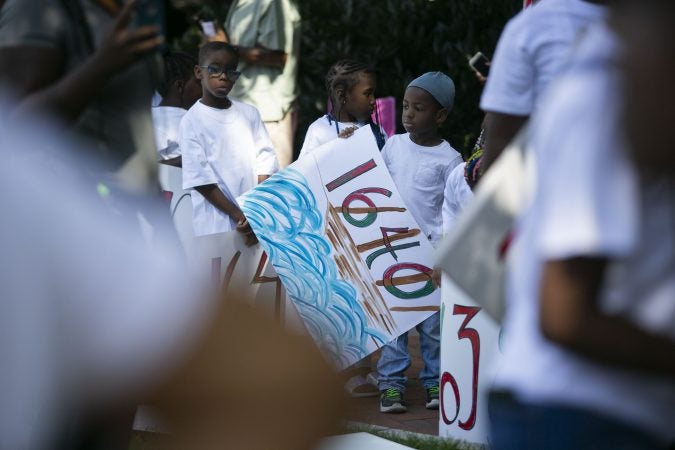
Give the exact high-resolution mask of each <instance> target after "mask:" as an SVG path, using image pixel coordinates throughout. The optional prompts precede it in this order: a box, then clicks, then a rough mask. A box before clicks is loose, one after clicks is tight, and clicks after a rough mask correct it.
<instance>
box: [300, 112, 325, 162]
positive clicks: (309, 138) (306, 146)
mask: <svg viewBox="0 0 675 450" xmlns="http://www.w3.org/2000/svg"><path fill="white" fill-rule="evenodd" d="M317 126H318V123H317V122H316V121H314V122H312V124H310V126H309V127H308V128H307V133H306V134H305V141H304V142H303V143H302V148H301V149H300V156H298V158H302V157H303V156H305V155H307V154H309V153H310V152H311V151H312V150H314V149H315V148H316V147H318V146H319V145H320V143H319V140H318V139H317V136H316V131H315V130H316V128H317Z"/></svg>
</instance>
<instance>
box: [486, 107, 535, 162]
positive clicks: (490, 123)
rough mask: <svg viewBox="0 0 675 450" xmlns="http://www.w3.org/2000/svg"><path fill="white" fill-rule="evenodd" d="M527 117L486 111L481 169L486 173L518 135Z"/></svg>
mask: <svg viewBox="0 0 675 450" xmlns="http://www.w3.org/2000/svg"><path fill="white" fill-rule="evenodd" d="M528 117H529V116H514V115H510V114H502V113H497V112H491V111H488V112H487V113H486V114H485V121H484V126H485V147H484V148H483V160H482V162H481V167H482V170H483V172H485V171H487V170H488V169H489V168H490V166H491V165H492V163H494V162H495V160H496V159H497V158H498V157H499V155H501V154H502V152H503V151H504V149H505V148H506V146H507V145H508V144H509V143H510V142H511V140H513V138H514V137H515V136H516V134H518V131H520V129H521V128H522V127H523V125H524V124H525V122H527V119H528Z"/></svg>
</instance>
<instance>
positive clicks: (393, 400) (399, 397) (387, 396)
mask: <svg viewBox="0 0 675 450" xmlns="http://www.w3.org/2000/svg"><path fill="white" fill-rule="evenodd" d="M407 410H408V408H406V406H405V401H404V400H403V393H402V392H401V391H399V390H398V389H395V388H390V389H386V390H384V391H380V412H382V413H402V412H406V411H407Z"/></svg>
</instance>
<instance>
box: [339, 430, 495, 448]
mask: <svg viewBox="0 0 675 450" xmlns="http://www.w3.org/2000/svg"><path fill="white" fill-rule="evenodd" d="M345 432H347V433H357V432H366V433H370V434H374V435H375V436H379V437H381V438H383V439H386V440H388V441H392V442H396V443H398V444H401V445H405V446H407V447H410V448H414V449H416V450H488V447H487V446H485V445H480V444H471V443H468V442H465V441H460V440H456V439H452V438H441V437H436V436H430V435H424V434H420V433H410V432H405V431H397V430H388V429H386V428H385V429H383V428H381V427H377V426H369V425H363V424H348V425H347V426H346V427H345Z"/></svg>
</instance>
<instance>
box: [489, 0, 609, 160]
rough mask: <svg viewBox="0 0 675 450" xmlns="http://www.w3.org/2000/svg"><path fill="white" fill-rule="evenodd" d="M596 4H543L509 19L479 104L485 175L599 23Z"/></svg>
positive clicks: (571, 0) (556, 0)
mask: <svg viewBox="0 0 675 450" xmlns="http://www.w3.org/2000/svg"><path fill="white" fill-rule="evenodd" d="M594 3H601V2H600V1H597V0H545V1H541V2H536V3H534V4H533V5H532V6H531V7H529V8H526V9H524V10H523V11H521V12H520V13H518V14H517V15H516V16H515V17H513V18H512V19H511V20H509V22H508V23H507V24H506V26H505V27H504V31H503V32H502V34H501V36H500V37H499V42H498V43H497V49H496V50H495V54H494V58H493V60H492V62H491V63H490V76H489V77H487V81H486V83H485V88H484V90H483V94H482V96H481V99H480V107H481V109H482V110H483V111H485V120H484V122H483V128H484V129H485V145H484V149H485V155H484V157H483V162H482V163H481V171H486V170H488V168H489V167H490V166H491V165H492V163H493V162H494V161H495V160H496V159H497V158H498V157H499V155H500V154H501V153H502V151H503V150H504V148H506V146H507V145H508V144H509V142H511V140H512V139H513V138H514V137H515V136H516V134H517V133H518V131H519V130H520V129H521V128H522V127H523V125H524V124H525V123H526V122H527V120H528V119H529V118H530V117H532V116H533V115H534V114H535V113H536V112H537V110H538V109H539V103H540V101H541V98H542V95H543V94H544V92H545V91H546V89H547V87H548V85H549V84H550V83H551V81H553V80H554V79H555V78H556V77H558V76H559V75H560V74H561V73H562V72H563V71H564V70H565V68H566V67H567V65H568V63H569V58H570V53H571V50H572V48H573V47H574V45H575V43H576V42H578V40H579V38H580V36H581V35H582V34H583V33H584V30H585V29H586V28H587V27H588V26H589V25H591V24H593V23H597V22H598V21H600V20H601V19H602V18H603V16H604V14H605V9H604V7H602V6H601V5H597V4H594Z"/></svg>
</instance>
